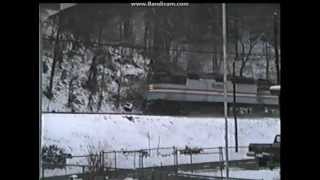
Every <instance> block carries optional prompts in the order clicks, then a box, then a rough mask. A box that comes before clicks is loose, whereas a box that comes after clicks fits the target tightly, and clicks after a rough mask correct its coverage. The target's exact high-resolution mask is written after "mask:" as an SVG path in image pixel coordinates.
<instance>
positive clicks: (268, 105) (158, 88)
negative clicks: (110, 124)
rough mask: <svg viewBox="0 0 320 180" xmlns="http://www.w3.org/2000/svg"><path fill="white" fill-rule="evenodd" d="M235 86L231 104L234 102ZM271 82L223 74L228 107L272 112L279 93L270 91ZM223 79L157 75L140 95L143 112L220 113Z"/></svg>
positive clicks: (204, 76) (199, 76) (215, 76)
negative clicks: (225, 77) (142, 99)
mask: <svg viewBox="0 0 320 180" xmlns="http://www.w3.org/2000/svg"><path fill="white" fill-rule="evenodd" d="M234 85H235V102H236V103H235V104H234V96H233V95H234V94H233V93H234V88H233V87H234ZM273 85H275V84H274V83H272V82H270V81H267V80H263V79H258V80H254V79H250V78H243V77H237V76H236V77H232V76H228V77H227V102H228V107H229V108H228V110H229V111H230V110H232V108H233V107H236V108H237V109H236V110H237V112H239V113H240V114H243V112H242V111H246V112H248V114H249V113H253V112H263V113H267V114H270V113H271V114H275V113H273V112H274V111H277V110H278V106H279V96H278V95H276V94H274V93H271V91H270V87H271V86H273ZM223 103H224V82H223V78H222V76H221V75H216V74H204V75H198V74H191V75H187V76H181V75H180V76H166V75H158V76H156V77H154V78H153V81H152V82H150V83H148V85H147V87H146V91H145V94H144V110H145V113H152V114H207V113H209V114H210V113H218V114H219V113H223Z"/></svg>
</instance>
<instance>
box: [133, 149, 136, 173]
mask: <svg viewBox="0 0 320 180" xmlns="http://www.w3.org/2000/svg"><path fill="white" fill-rule="evenodd" d="M133 169H136V152H133Z"/></svg>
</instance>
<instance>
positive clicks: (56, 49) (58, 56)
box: [47, 15, 62, 98]
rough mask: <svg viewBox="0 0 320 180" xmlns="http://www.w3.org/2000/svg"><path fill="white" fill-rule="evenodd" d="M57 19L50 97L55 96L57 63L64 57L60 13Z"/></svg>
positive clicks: (49, 89) (49, 88)
mask: <svg viewBox="0 0 320 180" xmlns="http://www.w3.org/2000/svg"><path fill="white" fill-rule="evenodd" d="M57 20H58V23H57V32H56V37H55V41H54V50H53V62H52V66H51V74H50V82H49V87H48V91H47V93H48V94H47V96H48V98H52V97H53V92H52V89H53V79H54V75H55V69H56V64H57V62H58V61H61V60H60V59H62V51H61V48H60V34H61V31H62V27H61V17H60V15H58V16H57Z"/></svg>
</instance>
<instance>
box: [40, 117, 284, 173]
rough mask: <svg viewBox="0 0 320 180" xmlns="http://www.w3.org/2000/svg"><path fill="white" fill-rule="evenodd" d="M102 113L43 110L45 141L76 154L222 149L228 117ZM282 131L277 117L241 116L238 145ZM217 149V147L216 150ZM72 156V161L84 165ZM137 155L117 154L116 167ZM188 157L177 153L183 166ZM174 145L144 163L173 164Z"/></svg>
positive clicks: (202, 158) (129, 164) (198, 158)
mask: <svg viewBox="0 0 320 180" xmlns="http://www.w3.org/2000/svg"><path fill="white" fill-rule="evenodd" d="M126 116H128V115H98V114H43V115H42V120H43V137H42V139H43V141H42V142H43V145H44V144H45V145H50V144H56V145H58V146H59V147H62V148H64V149H65V150H66V152H67V153H71V154H72V155H85V154H89V151H90V147H91V150H92V147H93V149H94V150H96V151H101V150H104V151H113V150H138V149H143V148H149V145H150V147H151V148H156V147H173V146H176V147H179V148H184V147H185V146H186V145H187V146H189V147H218V146H222V147H223V146H224V142H225V141H224V128H225V120H224V118H195V117H172V116H138V115H134V116H132V117H133V119H132V120H129V119H128V118H126ZM228 125H229V146H234V136H233V134H234V125H233V119H232V118H230V119H229V123H228ZM276 134H280V120H279V119H278V118H260V119H239V121H238V136H239V141H238V143H239V146H248V145H249V143H272V142H273V138H274V136H275V135H276ZM216 152H217V150H216ZM229 152H230V154H229V156H230V159H242V158H248V157H247V156H246V152H247V148H244V149H240V153H238V154H236V153H234V151H232V150H230V151H229ZM113 157H114V156H113V154H106V157H105V159H106V161H108V163H109V165H111V166H112V167H113V166H114V164H115V163H114V159H113ZM218 159H219V156H218V154H211V155H194V156H193V160H192V161H193V163H196V162H207V161H216V160H218ZM85 161H86V160H85V159H84V158H83V159H81V160H80V159H78V160H75V159H72V160H69V161H68V163H80V164H86V163H84V162H85ZM138 162H139V161H138V155H137V154H136V157H134V156H133V155H129V156H128V155H127V156H126V155H121V154H119V155H118V157H117V162H116V163H117V167H122V168H135V167H138ZM189 162H190V156H187V155H182V154H181V155H179V164H182V163H189ZM172 164H173V156H172V149H169V150H162V151H160V152H156V151H152V152H151V157H149V158H145V159H144V166H145V167H146V166H153V165H172Z"/></svg>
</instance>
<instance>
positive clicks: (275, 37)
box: [273, 12, 280, 84]
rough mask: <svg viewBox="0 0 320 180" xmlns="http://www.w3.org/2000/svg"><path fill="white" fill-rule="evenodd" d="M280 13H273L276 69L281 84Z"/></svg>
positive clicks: (278, 81)
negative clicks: (278, 21) (278, 18)
mask: <svg viewBox="0 0 320 180" xmlns="http://www.w3.org/2000/svg"><path fill="white" fill-rule="evenodd" d="M277 17H278V13H277V12H274V13H273V28H274V29H273V30H274V51H275V56H276V58H275V60H276V62H275V63H276V70H277V84H280V67H279V51H278V28H277V26H278V24H277Z"/></svg>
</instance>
